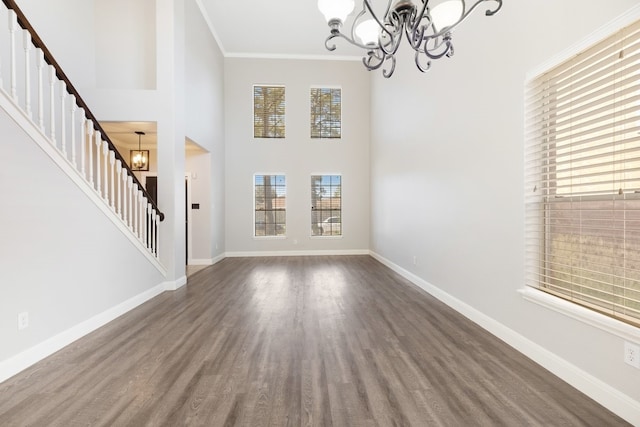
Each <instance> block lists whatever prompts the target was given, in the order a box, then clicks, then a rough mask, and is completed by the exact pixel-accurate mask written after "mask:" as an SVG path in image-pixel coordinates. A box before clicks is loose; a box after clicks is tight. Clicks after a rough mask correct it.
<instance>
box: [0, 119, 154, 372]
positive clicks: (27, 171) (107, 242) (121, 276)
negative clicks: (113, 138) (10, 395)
mask: <svg viewBox="0 0 640 427" xmlns="http://www.w3.org/2000/svg"><path fill="white" fill-rule="evenodd" d="M0 130H1V133H2V144H0V156H1V157H2V158H3V159H9V160H10V161H7V162H5V163H6V164H5V165H4V166H3V167H2V168H1V170H0V194H2V198H1V200H0V295H2V297H1V298H0V342H1V343H2V345H0V377H2V375H3V374H4V373H5V369H4V366H3V362H5V361H6V360H7V359H9V358H11V357H12V356H15V355H17V354H18V353H21V352H23V351H26V350H28V349H30V348H32V347H34V346H36V345H39V344H42V343H43V342H45V341H46V340H48V339H51V338H53V337H55V336H57V335H59V334H61V333H63V332H65V331H67V330H69V329H71V328H73V327H75V326H77V325H78V324H80V323H82V322H85V321H88V320H89V319H91V318H93V317H94V316H98V315H100V314H101V313H103V312H105V311H107V310H110V309H112V308H113V307H115V306H117V305H119V304H121V303H123V302H125V301H127V300H129V299H130V298H133V297H136V296H138V295H140V294H143V293H145V292H147V291H149V290H151V289H152V288H154V287H156V286H157V285H160V284H162V283H163V281H164V277H163V275H162V274H161V273H160V272H159V271H158V270H157V269H156V267H155V266H154V265H153V264H151V263H150V262H149V261H148V260H147V258H146V257H145V256H144V255H143V254H142V253H141V252H140V251H139V250H138V248H137V247H135V246H134V245H133V244H132V243H131V241H130V240H129V239H128V238H127V237H126V236H125V235H123V233H122V232H121V231H120V230H119V229H118V228H117V227H116V226H115V225H114V224H113V223H112V222H111V221H110V220H109V219H107V217H106V216H105V214H104V213H102V211H101V210H100V209H99V208H98V207H97V206H96V205H95V204H94V203H93V202H92V201H91V200H90V199H89V198H88V197H87V196H86V195H85V193H83V192H82V191H81V190H79V189H78V187H77V186H76V185H75V184H74V183H73V182H72V181H71V179H70V178H69V177H68V176H67V175H65V174H64V173H63V172H62V171H61V170H60V169H59V168H58V167H57V166H56V165H55V164H54V163H53V161H52V160H51V159H50V158H49V157H47V155H46V154H45V153H44V152H43V151H42V150H41V149H40V148H39V147H38V146H37V145H36V144H35V143H34V142H33V141H32V140H31V139H30V138H28V137H27V136H26V134H24V132H23V131H22V130H21V129H20V128H19V127H18V126H17V125H16V124H15V123H14V122H13V121H12V120H11V119H10V118H9V117H8V116H7V114H6V113H5V112H4V111H3V110H0ZM25 311H26V312H28V313H29V319H30V325H29V327H28V328H27V329H24V330H22V331H20V332H19V331H18V330H17V315H18V313H20V312H25Z"/></svg>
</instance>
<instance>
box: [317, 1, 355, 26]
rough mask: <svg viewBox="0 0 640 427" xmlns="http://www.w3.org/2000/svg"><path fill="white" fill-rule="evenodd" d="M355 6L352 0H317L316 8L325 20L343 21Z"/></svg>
mask: <svg viewBox="0 0 640 427" xmlns="http://www.w3.org/2000/svg"><path fill="white" fill-rule="evenodd" d="M354 7H355V4H354V1H353V0H318V9H320V12H322V14H323V15H324V18H325V19H326V20H327V22H331V21H334V20H338V21H340V22H344V21H345V20H346V19H347V16H349V14H350V13H351V12H353V8H354Z"/></svg>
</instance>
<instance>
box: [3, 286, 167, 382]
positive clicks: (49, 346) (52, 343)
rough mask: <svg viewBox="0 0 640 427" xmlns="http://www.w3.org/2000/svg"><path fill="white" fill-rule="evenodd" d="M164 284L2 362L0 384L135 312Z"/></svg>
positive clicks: (161, 290)
mask: <svg viewBox="0 0 640 427" xmlns="http://www.w3.org/2000/svg"><path fill="white" fill-rule="evenodd" d="M164 290H165V288H164V284H160V285H157V286H155V287H153V288H151V289H149V290H147V291H145V292H143V293H141V294H139V295H136V296H134V297H132V298H129V299H128V300H126V301H124V302H122V303H120V304H118V305H116V306H115V307H112V308H110V309H108V310H106V311H103V312H102V313H100V314H98V315H96V316H94V317H92V318H90V319H88V320H86V321H84V322H82V323H80V324H78V325H76V326H74V327H72V328H70V329H67V330H66V331H64V332H62V333H60V334H58V335H55V336H53V337H51V338H49V339H47V340H45V341H43V342H41V343H40V344H37V345H35V346H34V347H31V348H30V349H28V350H25V351H23V352H22V353H19V354H17V355H15V356H13V357H11V358H9V359H7V360H4V361H2V362H0V383H1V382H3V381H5V380H7V379H9V378H11V377H12V376H14V375H16V374H17V373H19V372H21V371H23V370H25V369H27V368H28V367H30V366H31V365H33V364H35V363H37V362H39V361H41V360H42V359H44V358H45V357H48V356H50V355H52V354H53V353H55V352H56V351H58V350H60V349H62V348H63V347H66V346H67V345H69V344H71V343H72V342H74V341H76V340H78V339H80V338H82V337H84V336H85V335H87V334H89V333H91V332H93V331H95V330H96V329H98V328H100V327H101V326H104V325H105V324H107V323H109V322H111V321H112V320H114V319H116V318H118V317H120V316H122V315H123V314H125V313H127V312H128V311H131V310H133V309H134V308H136V307H138V306H139V305H141V304H143V303H145V302H147V301H148V300H150V299H151V298H154V297H155V296H157V295H160V294H161V293H162V292H164Z"/></svg>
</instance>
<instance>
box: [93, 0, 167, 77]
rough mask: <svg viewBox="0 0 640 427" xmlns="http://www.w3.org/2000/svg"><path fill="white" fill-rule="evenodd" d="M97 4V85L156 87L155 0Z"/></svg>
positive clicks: (105, 0) (104, 0)
mask: <svg viewBox="0 0 640 427" xmlns="http://www.w3.org/2000/svg"><path fill="white" fill-rule="evenodd" d="M94 3H95V6H94V7H95V11H94V25H95V26H94V34H95V44H96V45H95V52H96V71H95V72H96V83H97V87H99V88H104V89H155V88H156V31H155V16H156V13H155V0H136V1H130V0H95V1H94Z"/></svg>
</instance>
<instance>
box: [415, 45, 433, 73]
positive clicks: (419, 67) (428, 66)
mask: <svg viewBox="0 0 640 427" xmlns="http://www.w3.org/2000/svg"><path fill="white" fill-rule="evenodd" d="M421 53H424V52H421V51H419V50H416V55H415V58H416V67H418V70H420V71H422V72H423V73H426V72H427V71H429V70H430V69H431V60H429V61H427V64H426V65H422V63H420V54H421Z"/></svg>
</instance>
